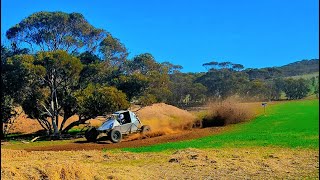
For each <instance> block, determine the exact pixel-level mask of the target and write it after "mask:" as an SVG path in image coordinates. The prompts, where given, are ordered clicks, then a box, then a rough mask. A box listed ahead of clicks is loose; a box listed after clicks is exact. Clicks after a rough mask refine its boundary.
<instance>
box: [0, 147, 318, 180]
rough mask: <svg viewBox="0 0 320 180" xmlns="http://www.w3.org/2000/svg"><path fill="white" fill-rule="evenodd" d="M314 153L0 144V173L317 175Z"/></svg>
mask: <svg viewBox="0 0 320 180" xmlns="http://www.w3.org/2000/svg"><path fill="white" fill-rule="evenodd" d="M318 155H319V151H318V150H308V149H303V150H299V149H281V148H241V149H210V150H198V149H184V150H179V151H176V152H174V151H170V152H162V153H139V154H136V153H129V152H103V151H62V152H52V151H46V152H26V151H20V150H9V149H2V151H1V179H4V180H5V179H10V180H12V179H53V180H55V179H186V178H187V179H265V178H266V177H267V178H268V179H304V178H308V179H318V178H319V174H318V173H319V159H318V157H319V156H318Z"/></svg>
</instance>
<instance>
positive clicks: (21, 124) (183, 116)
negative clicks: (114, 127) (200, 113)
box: [9, 103, 196, 136]
mask: <svg viewBox="0 0 320 180" xmlns="http://www.w3.org/2000/svg"><path fill="white" fill-rule="evenodd" d="M137 115H138V116H139V118H140V120H141V121H142V123H143V124H146V125H149V126H150V127H151V128H152V131H153V132H156V133H158V134H159V133H160V134H168V133H169V134H170V133H175V132H179V131H181V130H184V129H189V128H190V127H192V124H193V122H194V121H195V119H196V117H195V116H194V115H193V114H191V113H189V112H188V111H185V110H182V109H179V108H177V107H174V106H171V105H167V104H164V103H158V104H153V105H151V106H146V107H144V108H142V109H140V110H139V111H138V112H137ZM77 120H78V116H77V115H75V116H72V117H71V118H69V119H68V120H67V121H66V123H65V125H64V127H66V126H68V125H69V124H70V123H72V122H74V121H77ZM61 121H62V117H59V124H60V123H61ZM103 121H104V118H96V119H91V120H89V121H87V122H88V123H90V125H91V126H100V125H101V123H102V122H103ZM59 127H60V125H59ZM78 128H80V129H81V128H82V126H81V127H78ZM42 129H43V128H42V127H41V126H40V124H39V123H38V122H37V120H35V119H30V118H28V117H27V115H26V114H24V113H21V114H20V115H19V116H18V117H17V118H16V120H15V122H14V123H13V124H12V126H11V127H10V131H9V133H22V134H27V133H34V132H37V131H39V130H42ZM160 131H161V132H160ZM152 136H156V135H152Z"/></svg>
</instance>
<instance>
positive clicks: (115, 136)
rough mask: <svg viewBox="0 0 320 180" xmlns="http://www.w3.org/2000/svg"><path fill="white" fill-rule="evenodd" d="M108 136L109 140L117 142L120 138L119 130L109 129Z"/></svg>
mask: <svg viewBox="0 0 320 180" xmlns="http://www.w3.org/2000/svg"><path fill="white" fill-rule="evenodd" d="M108 136H109V139H110V141H111V142H113V143H118V142H120V141H121V139H122V134H121V132H120V131H118V130H116V129H113V130H112V131H110V132H109V134H108Z"/></svg>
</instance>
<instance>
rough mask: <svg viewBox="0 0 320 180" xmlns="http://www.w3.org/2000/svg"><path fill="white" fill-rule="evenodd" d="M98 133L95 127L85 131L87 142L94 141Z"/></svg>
mask: <svg viewBox="0 0 320 180" xmlns="http://www.w3.org/2000/svg"><path fill="white" fill-rule="evenodd" d="M98 135H99V132H98V131H97V129H96V128H95V127H90V128H89V129H88V130H87V131H86V132H85V138H86V139H87V141H89V142H95V141H97V137H98Z"/></svg>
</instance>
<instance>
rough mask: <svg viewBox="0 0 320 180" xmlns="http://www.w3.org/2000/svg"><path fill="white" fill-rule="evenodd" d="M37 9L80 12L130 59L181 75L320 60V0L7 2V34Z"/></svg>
mask: <svg viewBox="0 0 320 180" xmlns="http://www.w3.org/2000/svg"><path fill="white" fill-rule="evenodd" d="M38 11H64V12H68V13H71V12H79V13H82V14H83V15H84V16H85V18H86V19H87V20H88V21H89V22H90V23H91V24H92V25H94V26H95V27H98V28H103V29H105V30H107V31H109V32H110V33H112V34H113V35H114V36H115V37H117V38H118V39H120V41H121V42H122V43H124V44H125V46H126V47H127V48H128V50H129V52H130V55H129V57H130V58H132V57H133V56H135V55H138V54H140V53H145V52H148V53H151V54H152V55H153V56H154V57H155V58H156V60H157V61H158V62H163V61H169V62H171V63H173V64H179V65H182V66H183V67H184V69H183V72H201V71H205V68H203V67H202V64H203V63H206V62H210V61H218V62H221V61H231V62H233V63H240V64H243V65H244V66H245V67H246V68H249V67H250V68H255V67H257V68H260V67H266V66H268V67H269V66H281V65H285V64H288V63H291V62H294V61H298V60H302V59H312V58H319V2H318V0H134V1H133V0H51V1H44V0H2V1H1V36H2V37H3V35H4V34H5V31H6V30H8V29H9V28H10V27H11V26H13V25H15V24H17V23H19V22H20V21H21V20H22V19H23V18H25V17H27V16H29V15H31V14H32V13H34V12H38Z"/></svg>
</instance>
